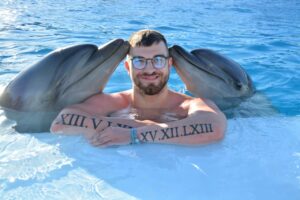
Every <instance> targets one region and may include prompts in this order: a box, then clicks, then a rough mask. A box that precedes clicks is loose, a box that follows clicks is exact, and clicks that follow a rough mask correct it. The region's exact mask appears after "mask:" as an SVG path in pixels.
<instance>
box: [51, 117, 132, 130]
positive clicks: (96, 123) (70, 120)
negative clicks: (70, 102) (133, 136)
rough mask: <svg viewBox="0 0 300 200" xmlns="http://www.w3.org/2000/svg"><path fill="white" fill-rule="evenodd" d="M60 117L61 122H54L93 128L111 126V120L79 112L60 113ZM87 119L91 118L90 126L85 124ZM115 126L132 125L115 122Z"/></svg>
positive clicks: (125, 126)
mask: <svg viewBox="0 0 300 200" xmlns="http://www.w3.org/2000/svg"><path fill="white" fill-rule="evenodd" d="M60 117H61V122H60V121H58V122H56V124H60V123H61V124H63V125H68V126H75V127H81V128H93V129H95V130H96V129H97V128H98V127H101V125H103V124H104V123H105V125H104V128H103V129H105V128H107V127H110V126H112V124H113V122H111V121H106V120H102V119H98V118H89V117H86V116H84V115H79V114H71V113H68V114H61V115H60ZM88 120H91V122H92V127H89V126H87V125H86V123H85V122H87V121H88ZM117 126H118V127H121V128H132V126H129V125H127V124H120V123H117Z"/></svg>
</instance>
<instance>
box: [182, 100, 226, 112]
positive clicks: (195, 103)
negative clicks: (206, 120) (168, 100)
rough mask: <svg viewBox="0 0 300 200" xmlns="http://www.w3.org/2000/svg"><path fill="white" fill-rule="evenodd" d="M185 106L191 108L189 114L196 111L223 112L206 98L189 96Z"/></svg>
mask: <svg viewBox="0 0 300 200" xmlns="http://www.w3.org/2000/svg"><path fill="white" fill-rule="evenodd" d="M183 104H186V106H187V107H188V108H189V113H193V112H196V111H207V112H221V111H220V110H219V108H218V107H217V105H216V104H215V103H214V102H213V101H211V100H209V99H206V98H200V97H190V96H188V97H187V98H186V99H185V101H184V102H183Z"/></svg>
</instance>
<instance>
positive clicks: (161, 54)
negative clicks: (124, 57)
mask: <svg viewBox="0 0 300 200" xmlns="http://www.w3.org/2000/svg"><path fill="white" fill-rule="evenodd" d="M156 56H163V57H168V56H166V55H165V54H156V55H154V56H153V57H152V58H154V57H156ZM129 57H131V58H145V57H143V56H131V55H129Z"/></svg>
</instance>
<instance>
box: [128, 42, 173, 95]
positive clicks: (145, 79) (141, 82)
mask: <svg viewBox="0 0 300 200" xmlns="http://www.w3.org/2000/svg"><path fill="white" fill-rule="evenodd" d="M155 56H165V57H168V56H169V53H168V49H167V47H166V46H165V44H164V42H162V41H161V42H159V43H154V44H153V45H151V46H149V47H144V46H141V47H131V48H130V51H129V57H128V58H127V60H126V62H125V66H126V69H127V70H128V72H129V74H130V77H131V79H132V81H133V84H134V86H133V87H134V88H135V89H138V90H139V91H140V92H141V93H142V94H145V95H155V94H158V93H159V92H160V91H161V90H162V89H163V88H164V87H165V86H166V84H167V82H168V79H169V74H170V67H171V65H172V60H171V58H169V59H167V60H166V63H165V66H164V67H163V68H161V69H157V68H155V67H154V66H153V64H152V62H151V61H150V60H148V61H146V66H145V68H143V69H136V68H134V67H133V65H132V62H131V60H130V59H131V58H134V57H142V58H146V59H151V58H153V57H155Z"/></svg>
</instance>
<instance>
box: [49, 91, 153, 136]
mask: <svg viewBox="0 0 300 200" xmlns="http://www.w3.org/2000/svg"><path fill="white" fill-rule="evenodd" d="M124 102H125V101H124V98H123V97H122V94H120V93H119V94H100V95H95V96H94V97H91V98H90V99H88V100H87V101H85V102H84V103H81V104H75V105H72V106H69V107H67V108H64V109H63V110H62V111H61V112H60V113H59V114H58V116H57V117H56V119H55V120H54V121H53V122H52V125H51V128H50V131H51V132H52V133H62V134H84V135H85V136H87V137H88V138H89V137H91V136H93V135H94V134H95V133H97V132H100V131H102V130H104V129H106V128H107V127H110V126H114V127H122V128H133V127H139V126H144V125H146V123H145V122H141V121H138V120H131V119H123V118H116V117H105V116H106V115H108V113H111V112H114V111H116V110H120V109H122V108H123V107H125V106H127V104H126V103H125V104H124ZM147 124H148V123H147Z"/></svg>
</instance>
